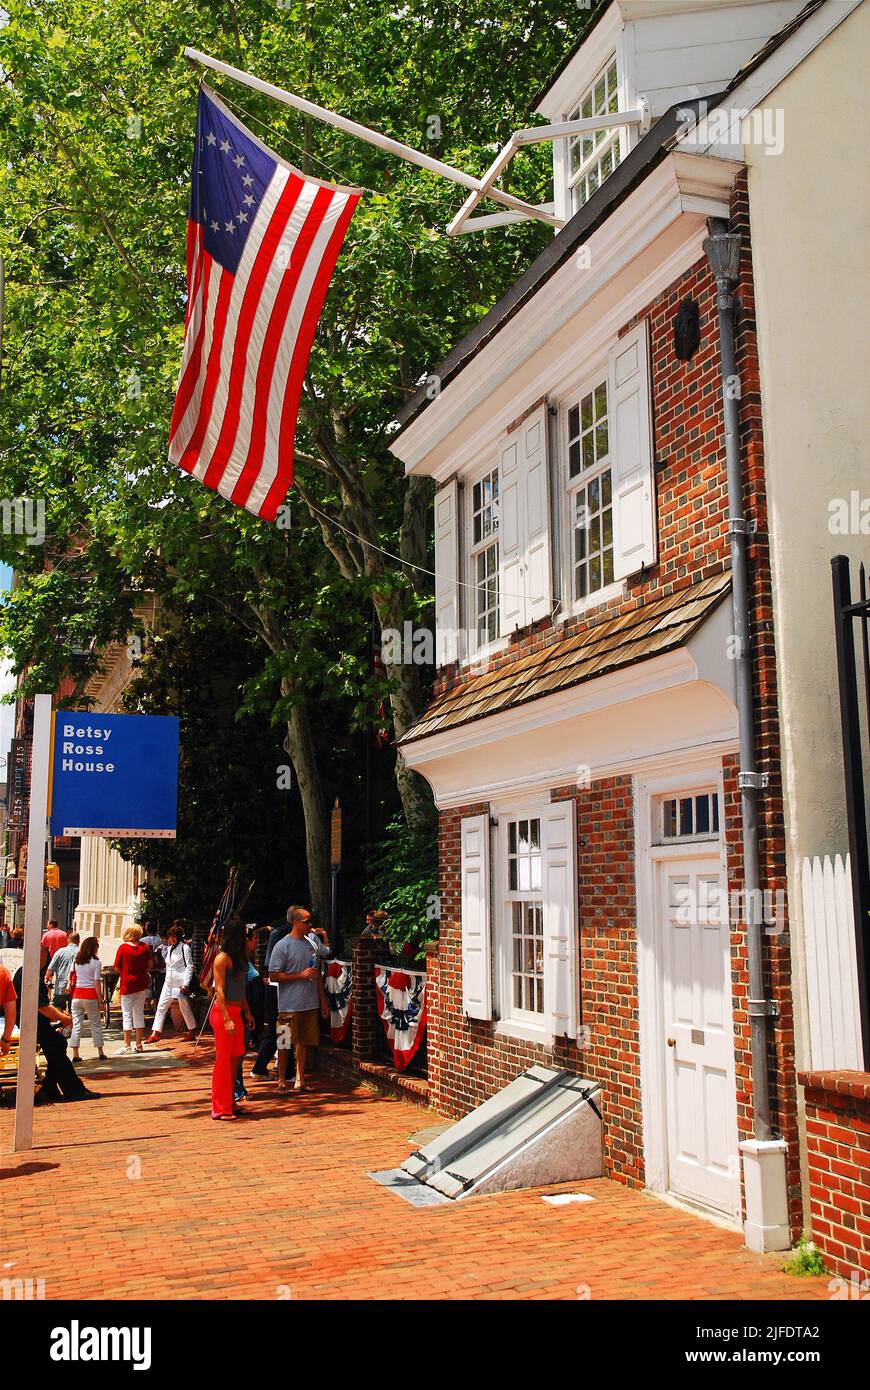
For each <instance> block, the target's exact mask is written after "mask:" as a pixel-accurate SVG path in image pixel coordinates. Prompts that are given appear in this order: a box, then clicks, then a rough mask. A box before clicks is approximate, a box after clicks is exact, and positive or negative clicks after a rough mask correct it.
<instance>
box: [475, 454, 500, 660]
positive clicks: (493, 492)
mask: <svg viewBox="0 0 870 1390" xmlns="http://www.w3.org/2000/svg"><path fill="white" fill-rule="evenodd" d="M498 531H499V515H498V469H497V468H494V469H493V470H492V472H490V473H486V474H485V475H484V476H483V477H482V478H479V479H478V480H477V482H475V483H473V484H472V487H471V573H472V576H473V578H472V585H473V590H472V592H473V611H474V632H475V638H474V640H475V646H476V647H477V648H480V647H485V646H486V645H487V644H488V643H489V642H494V641H495V640H496V638H497V637H498V635H499V616H498V614H499V609H498V598H499V583H498V565H499V542H498Z"/></svg>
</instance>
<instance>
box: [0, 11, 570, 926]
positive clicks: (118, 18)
mask: <svg viewBox="0 0 870 1390" xmlns="http://www.w3.org/2000/svg"><path fill="white" fill-rule="evenodd" d="M588 18H589V14H588V12H585V11H582V10H580V11H578V10H577V8H576V7H575V6H574V5H573V4H572V3H570V2H569V0H523V3H520V0H439V2H438V3H437V4H432V3H431V0H426V3H422V0H409V3H407V4H405V5H403V6H400V7H396V6H394V5H392V4H390V3H384V0H342V2H341V3H338V2H337V0H286V2H285V3H282V4H281V6H280V7H279V6H277V5H267V4H263V3H253V0H235V3H234V2H233V0H230V3H227V4H215V3H205V0H203V2H202V3H195V0H135V3H133V0H103V3H100V4H96V3H94V2H93V0H90V3H88V2H87V0H63V3H60V0H29V3H28V2H27V0H22V3H20V4H19V5H18V7H17V9H16V11H15V12H14V13H13V15H12V17H11V20H10V22H9V23H8V24H7V25H6V26H5V27H4V28H3V29H2V30H0V69H2V73H3V75H4V80H3V82H2V85H0V139H2V154H3V159H2V160H0V179H2V199H0V254H2V255H3V258H4V263H5V270H6V324H5V341H4V348H3V364H2V370H3V377H2V384H3V391H2V397H0V491H2V494H3V495H5V496H7V497H15V496H27V497H31V498H38V499H41V500H43V501H44V503H45V506H46V525H47V537H46V542H45V545H44V546H42V547H40V546H30V545H28V544H27V541H26V538H22V537H16V536H10V535H6V536H4V537H3V538H2V541H3V544H2V555H3V558H5V559H7V560H9V561H11V562H12V563H14V565H15V569H16V577H17V588H16V592H15V594H14V595H13V599H12V601H11V602H10V603H9V604H8V605H7V606H6V609H5V611H4V613H3V616H2V628H0V640H2V642H3V644H4V645H5V647H6V648H7V650H8V651H9V653H10V654H11V656H12V659H13V661H14V663H15V666H16V669H17V670H19V671H24V670H25V669H26V671H27V681H28V684H29V688H30V689H34V688H36V687H37V686H39V685H42V688H45V687H46V683H47V684H48V685H49V686H53V685H55V684H56V680H57V677H58V675H59V674H62V673H67V672H68V671H69V670H70V669H71V668H74V669H75V671H76V672H77V674H78V677H79V680H80V683H81V682H83V681H84V679H85V678H86V676H87V675H88V673H89V672H91V671H92V670H93V669H94V668H95V666H96V664H97V663H98V661H99V651H100V648H101V647H102V646H103V645H104V644H105V643H106V642H107V641H109V640H111V639H112V638H113V637H114V638H118V637H121V638H123V637H124V636H125V635H126V634H127V632H129V630H130V623H131V617H130V614H131V610H132V602H133V598H134V597H135V594H136V593H137V592H138V591H140V590H141V589H142V588H147V587H151V586H153V585H155V584H158V585H159V584H167V583H168V584H169V585H170V586H171V587H174V586H176V585H178V586H181V588H183V587H184V586H185V585H186V586H187V587H188V589H189V591H190V593H191V594H204V593H205V592H206V591H208V592H210V593H211V594H212V595H213V596H214V598H215V600H219V599H223V601H224V602H225V604H226V606H227V608H229V609H230V610H231V611H232V613H233V614H234V618H235V620H236V621H239V622H241V623H244V624H247V625H248V626H249V627H250V628H252V629H253V631H254V632H255V633H256V635H257V637H258V639H259V640H260V641H261V642H262V644H263V647H264V650H265V653H266V654H267V659H266V661H265V663H264V666H263V678H264V679H267V680H268V679H271V680H273V681H276V682H278V684H279V690H280V700H281V701H282V702H283V704H282V713H283V716H284V718H285V722H286V739H287V745H288V748H289V753H290V757H291V759H292V761H293V764H294V768H295V772H296V777H297V780H298V783H299V786H300V791H301V792H302V796H303V802H304V807H305V817H306V826H307V841H308V850H309V867H310V870H311V874H312V892H313V893H314V894H315V897H316V898H321V899H322V897H323V894H324V892H325V866H324V863H323V852H324V844H325V835H324V817H325V814H326V800H325V797H324V795H323V788H322V785H321V772H320V768H319V766H318V762H317V757H316V750H315V748H314V745H313V740H312V738H311V720H312V707H311V702H310V697H309V694H308V692H309V690H310V688H311V682H310V672H309V670H308V663H310V662H314V663H315V664H316V665H317V667H318V671H319V672H320V674H321V675H322V676H323V678H324V681H325V684H324V687H323V689H324V691H325V692H326V693H325V695H324V698H327V699H328V698H331V697H330V695H329V693H328V692H329V690H330V689H331V688H332V683H333V682H338V683H339V684H340V683H341V682H342V681H344V682H345V683H346V682H347V681H349V680H351V679H354V680H356V682H357V687H356V689H357V696H358V699H357V703H358V705H360V704H361V705H365V704H366V703H370V700H371V696H372V694H373V690H372V685H371V681H370V680H369V678H368V676H367V674H366V673H365V672H364V671H363V670H362V669H361V668H360V667H359V663H358V662H357V669H356V670H355V671H353V672H351V673H350V674H349V663H348V660H347V649H346V647H345V645H344V644H345V642H346V638H347V631H346V628H347V625H346V622H344V621H343V620H344V618H345V617H346V614H347V612H352V613H355V614H356V618H357V623H358V631H357V635H356V638H355V644H356V648H359V646H360V643H361V641H362V638H363V636H364V632H365V627H366V624H367V613H368V604H369V602H371V603H372V604H373V605H374V609H375V611H376V613H377V617H378V620H379V622H380V624H381V626H382V627H395V628H401V625H402V623H403V621H404V620H405V619H407V618H411V619H413V620H416V619H418V618H419V617H420V615H421V614H425V613H426V612H427V604H428V603H429V601H430V596H431V582H430V579H429V577H428V575H426V574H424V573H421V571H420V570H419V569H414V568H411V566H412V565H416V566H421V567H422V569H423V570H426V569H431V554H430V549H429V546H428V544H427V533H428V525H427V509H428V506H429V501H430V497H431V489H430V487H429V485H428V484H427V483H426V481H425V480H420V479H415V478H412V479H405V478H404V477H403V476H402V471H401V468H400V467H399V466H398V465H397V463H396V461H395V460H394V459H393V458H392V456H391V455H390V454H389V452H388V448H387V445H388V441H389V438H390V435H391V431H392V423H391V422H392V418H393V414H394V411H395V408H396V406H397V404H398V403H399V402H400V401H401V400H403V399H405V398H406V397H407V395H408V394H409V393H410V392H412V391H413V390H414V388H415V384H416V382H417V381H418V380H419V379H421V376H424V375H425V374H426V373H427V372H428V371H430V370H431V369H432V367H433V365H434V364H435V363H437V362H438V361H439V360H440V359H441V357H442V356H443V355H444V354H445V352H446V351H447V350H448V348H449V346H450V344H451V343H452V342H453V341H454V340H455V339H456V338H457V337H458V336H459V335H460V334H461V333H462V332H464V331H465V330H466V329H467V328H469V327H470V326H471V325H472V324H473V323H474V322H476V320H477V319H478V318H479V317H480V315H481V314H482V313H483V312H484V311H485V310H486V309H487V308H488V307H490V306H491V304H492V303H493V302H494V301H495V299H496V298H497V297H498V295H499V294H500V293H501V292H502V291H503V290H504V289H505V288H506V286H507V285H508V284H509V283H510V282H511V281H512V280H513V279H515V278H516V276H517V275H518V274H519V273H520V271H521V270H522V269H523V268H524V267H525V265H526V264H527V263H528V261H529V259H530V257H531V256H532V255H533V254H534V253H535V252H536V251H537V250H538V249H539V248H540V246H541V245H542V244H543V241H544V240H545V239H546V237H547V236H548V233H547V232H546V231H545V230H543V229H542V228H541V227H540V226H537V225H535V226H532V225H523V226H517V227H514V228H508V229H504V230H501V231H499V232H497V233H494V234H488V235H485V236H477V237H474V238H469V239H463V238H459V239H455V240H453V239H449V238H446V237H444V236H442V235H441V234H440V232H439V228H443V227H444V225H445V224H446V222H447V221H448V220H449V218H450V216H451V215H452V213H453V212H454V211H455V209H456V208H457V206H458V205H459V203H460V202H461V200H462V197H463V196H464V195H463V192H462V190H459V189H456V188H455V187H454V186H453V185H450V184H448V183H446V182H445V181H444V180H442V179H440V178H438V177H436V176H431V175H427V174H425V173H423V172H422V171H420V170H418V169H416V168H412V167H409V166H407V165H405V164H403V163H401V162H399V161H397V160H395V159H394V158H392V157H391V156H388V155H386V154H384V153H383V152H382V151H379V150H377V149H375V148H373V147H372V146H369V145H367V144H364V143H361V142H359V141H356V140H354V139H352V138H350V137H348V136H345V135H342V134H341V133H340V132H337V131H335V130H333V129H331V128H330V127H327V126H325V125H322V124H320V123H317V122H312V121H308V120H306V119H304V118H302V117H301V116H299V115H298V113H296V112H293V111H291V110H289V109H287V108H284V107H281V106H278V105H276V104H275V103H274V102H271V101H269V100H268V99H266V98H263V97H261V96H259V95H258V94H255V93H253V92H251V91H249V90H247V89H244V88H241V87H239V86H237V85H235V84H232V83H229V82H220V81H219V82H217V83H216V85H217V86H219V87H220V90H221V94H222V96H224V97H225V99H226V100H227V101H228V102H229V104H230V105H231V107H232V108H233V109H234V110H235V111H236V112H237V114H239V116H240V117H241V119H243V120H245V121H246V122H248V123H250V125H251V127H252V129H254V130H255V131H256V133H257V134H259V135H260V136H261V137H262V138H263V139H265V140H266V141H267V143H271V144H272V145H273V146H274V147H275V148H276V149H277V150H278V151H279V152H280V153H282V154H283V155H285V156H286V157H288V158H290V159H292V160H294V161H297V162H298V163H299V164H300V165H301V166H302V167H304V168H306V169H310V170H311V171H312V172H313V173H315V174H316V175H317V176H319V177H325V178H332V177H334V178H336V179H337V180H339V181H341V182H342V183H345V184H353V185H361V186H363V187H364V188H365V189H366V190H367V192H366V195H365V196H364V198H363V200H362V202H361V204H360V207H359V208H358V210H357V213H356V215H355V217H354V219H353V222H352V224H351V228H350V232H349V235H348V239H347V242H346V246H345V250H344V252H343V254H342V257H341V259H340V261H339V267H338V271H337V274H336V277H335V282H334V284H333V286H332V289H331V292H330V295H329V297H328V299H327V303H326V307H325V310H324V314H323V317H322V320H321V326H320V330H319V332H318V336H317V340H316V343H315V347H314V351H313V353H312V359H311V366H310V371H309V374H308V377H307V379H306V384H305V391H304V395H303V401H302V408H301V419H300V428H299V433H298V438H297V447H298V456H297V491H298V495H299V496H300V497H301V499H302V501H303V503H304V505H305V507H306V508H307V509H308V519H309V522H310V523H313V524H314V525H315V526H316V533H315V534H316V535H317V536H319V539H320V542H321V543H322V544H321V545H320V546H319V547H318V550H319V558H318V559H317V561H316V562H314V563H313V562H312V554H313V548H312V547H313V541H312V531H311V524H308V525H306V526H302V525H301V524H299V522H298V521H297V515H298V516H301V515H303V513H302V508H301V507H295V509H294V526H293V530H292V531H291V532H290V533H289V535H288V534H280V533H277V532H276V528H275V527H271V526H267V525H266V524H265V523H263V522H260V521H258V520H256V519H254V518H252V517H249V516H248V515H247V514H245V513H242V512H240V511H239V510H238V509H236V508H233V507H232V506H231V504H229V503H227V502H225V501H223V500H222V499H219V498H216V497H214V496H212V495H210V494H208V493H207V492H206V491H205V490H204V489H202V488H201V487H200V486H199V485H198V484H197V483H196V482H194V481H192V480H190V479H188V478H187V477H185V476H183V475H181V474H180V473H179V472H178V471H177V470H176V469H174V468H173V467H172V466H171V465H170V464H169V463H168V462H167V460H166V435H167V428H168V421H169V418H170V413H171V405H172V398H173V390H174V383H175V377H176V373H177V370H178V365H179V362H180V357H181V348H182V338H183V310H184V297H185V286H184V275H183V248H184V228H185V209H186V201H187V193H186V187H187V183H188V177H189V175H188V170H189V162H190V148H191V140H192V134H193V125H194V117H195V110H194V108H195V101H194V98H195V90H196V83H197V79H198V74H197V73H195V72H194V71H193V70H192V69H191V68H190V66H189V65H188V64H187V63H186V62H185V61H184V59H183V58H182V56H181V55H182V49H183V47H184V45H185V44H191V45H193V46H195V47H198V48H200V49H203V50H205V51H208V52H211V53H214V54H215V55H217V56H219V57H223V58H225V59H227V60H229V61H230V62H233V63H235V64H237V65H239V66H242V67H245V68H247V69H248V70H250V71H252V72H255V73H258V74H262V75H266V76H268V77H269V78H270V79H272V80H273V81H275V82H277V83H279V84H281V85H284V86H286V87H289V88H292V89H295V90H296V91H299V92H302V93H303V94H305V95H308V96H310V97H312V98H314V99H315V100H317V101H319V102H321V103H322V104H324V105H327V106H330V107H332V108H333V109H335V110H338V111H341V112H346V113H348V114H352V115H353V116H355V117H356V118H358V119H360V120H362V121H363V122H366V123H368V124H370V125H373V126H375V127H377V128H379V129H382V130H384V131H386V132H388V133H390V134H393V135H396V136H398V137H399V138H402V139H405V140H406V141H408V142H409V143H412V144H417V145H418V146H419V145H423V146H424V147H425V148H427V149H428V150H430V151H431V152H432V153H434V154H436V155H438V156H439V157H441V158H443V159H445V160H447V161H448V162H451V163H453V164H455V165H457V166H459V167H461V168H464V169H467V170H469V171H472V172H480V171H482V170H483V169H485V168H486V166H487V165H488V164H489V162H490V160H491V158H492V154H493V152H494V150H495V149H496V148H497V147H498V146H499V144H500V143H501V142H502V141H503V140H504V138H505V137H506V135H507V134H508V133H509V132H510V130H512V129H514V128H516V127H517V126H519V125H524V124H527V123H528V121H529V119H530V113H529V110H528V101H529V96H530V94H531V93H532V92H533V91H534V90H535V89H536V88H537V87H538V86H539V85H540V83H541V81H542V79H544V78H545V77H546V76H547V75H548V74H549V73H550V72H551V70H552V68H553V66H554V64H555V62H556V60H557V58H558V57H559V56H561V53H562V51H563V50H564V49H565V48H566V47H567V46H568V45H569V43H572V42H574V41H575V40H576V38H577V37H579V34H580V32H581V30H582V28H583V26H584V25H585V24H586V22H587V20H588ZM548 167H549V166H548V152H547V150H546V149H545V148H543V147H542V148H539V149H537V150H534V151H532V152H531V153H530V154H527V155H524V156H523V157H522V160H521V161H518V162H517V165H516V168H515V169H514V170H513V171H512V174H511V177H512V180H513V185H512V186H513V188H514V191H516V192H518V193H520V194H522V195H523V196H525V197H527V198H529V200H530V201H541V200H542V199H543V198H544V197H545V196H546V194H547V187H548V179H549V175H548ZM385 552H387V553H385ZM391 555H398V556H399V557H400V559H399V560H398V561H396V560H394V559H391V558H390V556H391ZM327 561H328V565H327ZM302 576H304V577H305V579H306V584H305V586H304V587H303V589H302V593H303V595H304V597H303V598H302V599H301V600H300V596H299V595H300V590H299V587H298V586H299V584H300V579H301V577H302ZM309 578H310V583H309V582H308V580H309ZM294 586H296V587H294ZM312 589H314V591H315V592H316V593H317V594H320V595H321V598H320V599H319V600H318V603H319V606H318V607H316V609H312V607H311V602H310V598H311V590H312ZM323 590H328V591H329V592H330V594H331V597H329V598H328V599H327V598H323V597H322V592H323ZM342 605H350V607H349V608H348V607H346V608H345V610H344V612H343V613H342V615H341V616H342V621H340V622H338V621H337V618H338V614H337V612H336V609H337V608H339V607H341V606H342ZM315 611H316V621H315V622H314V623H312V612H315ZM351 647H352V648H353V647H354V643H351ZM350 665H353V663H352V662H351V663H350ZM327 667H328V668H329V675H328V679H327V676H326V668H327ZM321 668H322V669H321ZM425 695H426V690H425V680H423V681H421V672H420V669H419V668H418V667H416V666H413V665H407V666H400V667H398V668H396V669H395V671H394V673H393V674H392V678H391V681H390V683H389V689H388V696H389V701H390V705H391V712H392V717H393V724H394V727H395V731H396V734H397V735H398V736H399V737H400V736H401V735H402V733H403V732H404V731H405V729H406V728H407V727H408V725H409V723H410V722H411V721H412V720H413V719H414V718H415V716H416V714H417V713H418V712H419V710H420V708H421V705H422V704H423V702H424V701H425ZM396 776H397V785H398V790H399V793H400V795H401V799H402V805H403V809H404V813H405V816H406V819H407V821H408V823H409V825H411V826H412V827H418V826H425V825H427V824H431V819H432V806H431V798H430V796H429V794H428V790H427V789H426V788H425V785H424V784H423V783H422V782H421V781H420V779H419V778H417V777H416V776H415V775H413V774H411V773H409V772H408V770H407V769H405V768H404V767H403V765H402V761H401V759H398V760H397V768H396Z"/></svg>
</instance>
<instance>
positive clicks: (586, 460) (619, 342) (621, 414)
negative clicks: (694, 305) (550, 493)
mask: <svg viewBox="0 0 870 1390" xmlns="http://www.w3.org/2000/svg"><path fill="white" fill-rule="evenodd" d="M560 417H561V439H562V444H561V449H560V454H561V458H562V464H561V466H562V469H563V473H562V477H563V480H564V486H565V489H566V496H567V505H566V506H565V505H564V504H563V507H564V510H563V517H566V520H567V527H568V530H567V536H568V545H567V546H566V547H565V551H566V552H567V554H566V555H565V556H564V559H563V571H564V573H563V585H564V590H563V591H564V593H565V596H566V604H567V606H568V607H569V608H570V607H573V608H576V607H585V606H588V605H590V604H592V603H599V602H603V601H604V600H605V599H606V598H607V597H609V596H610V595H609V594H608V590H610V589H611V586H612V585H615V584H617V583H618V582H619V581H620V580H622V579H626V578H627V577H628V576H629V575H631V574H637V572H638V571H639V570H641V569H642V568H643V567H644V566H645V565H649V564H652V563H653V561H654V560H655V557H656V553H657V545H656V540H657V537H656V514H655V513H656V505H655V485H654V470H653V448H652V393H651V385H650V376H649V344H648V329H647V324H646V322H645V321H644V320H642V321H641V322H640V323H638V324H635V325H634V327H632V328H629V329H627V330H626V331H624V332H623V333H622V334H621V335H620V336H619V337H618V338H617V339H616V340H615V342H614V343H613V344H612V346H611V348H610V351H609V352H608V353H607V355H606V356H605V357H604V359H603V361H601V362H600V364H599V366H598V367H597V368H594V369H592V368H590V369H587V371H586V372H585V374H584V376H583V377H582V378H580V379H579V380H578V384H577V386H576V388H575V389H573V390H570V391H568V392H566V394H565V397H564V398H563V403H562V407H561V411H560Z"/></svg>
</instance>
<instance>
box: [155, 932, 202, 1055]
mask: <svg viewBox="0 0 870 1390" xmlns="http://www.w3.org/2000/svg"><path fill="white" fill-rule="evenodd" d="M163 958H164V960H165V961H166V978H165V980H164V982H163V989H162V990H161V991H160V998H159V999H158V1001H157V1012H156V1013H155V1015H154V1027H153V1028H152V1030H151V1033H150V1034H149V1036H148V1037H147V1038H146V1039H145V1041H146V1043H155V1042H160V1037H161V1034H162V1032H163V1024H164V1023H165V1022H166V1015H167V1014H168V1012H169V1009H170V1006H171V1005H172V1004H173V1003H175V1004H177V1005H178V1007H179V1009H180V1010H181V1015H182V1017H183V1019H184V1022H185V1025H186V1027H187V1031H186V1032H185V1033H184V1034H182V1038H183V1041H184V1042H193V1040H194V1038H195V1037H196V1031H195V1030H196V1014H195V1013H194V1012H193V1009H192V1007H191V1003H190V1000H189V999H188V997H187V990H188V986H189V985H190V981H191V979H192V978H193V950H192V949H191V947H190V946H188V944H187V942H186V941H184V940H183V938H182V932H181V926H180V924H179V923H178V922H173V923H172V926H171V927H170V928H169V931H168V932H167V933H166V946H165V947H164V951H163Z"/></svg>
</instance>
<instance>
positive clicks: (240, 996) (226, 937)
mask: <svg viewBox="0 0 870 1390" xmlns="http://www.w3.org/2000/svg"><path fill="white" fill-rule="evenodd" d="M247 979H248V949H247V937H246V934H245V925H244V923H243V922H242V921H241V919H240V918H238V917H231V918H230V919H229V921H228V922H227V924H226V926H225V927H224V933H223V936H222V937H221V945H220V950H219V951H218V953H217V955H216V956H215V961H214V1001H213V1002H212V1006H211V1012H210V1014H209V1022H210V1023H211V1026H212V1029H213V1031H214V1071H213V1072H212V1077H211V1117H212V1119H213V1120H234V1119H235V1117H236V1115H237V1114H238V1110H237V1109H236V1107H235V1106H234V1104H233V1076H234V1072H235V1059H236V1058H237V1057H242V1056H244V1052H245V1028H244V1022H243V1020H245V1021H246V1022H248V1023H249V1024H250V1026H251V1027H253V1026H254V1019H253V1015H252V1014H251V1011H250V1009H249V1008H248V1001H247V999H246V997H245V985H246V983H247Z"/></svg>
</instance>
